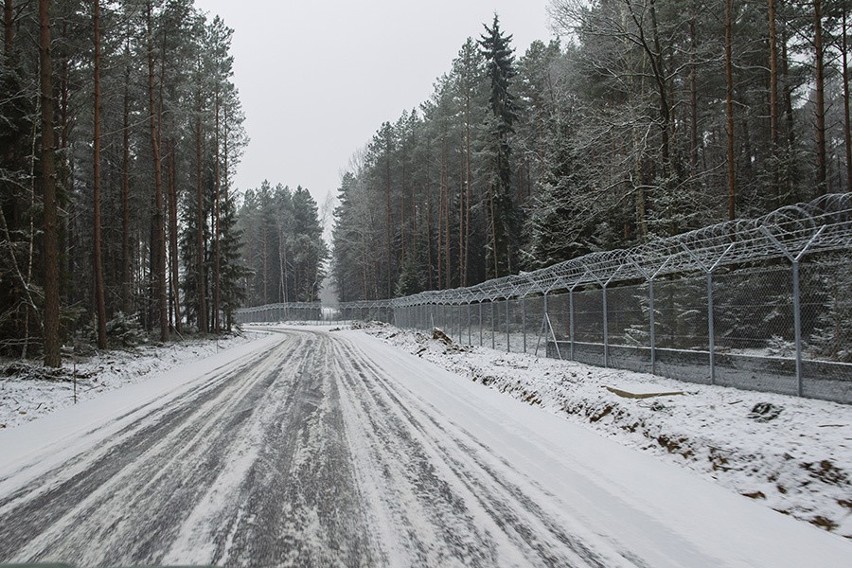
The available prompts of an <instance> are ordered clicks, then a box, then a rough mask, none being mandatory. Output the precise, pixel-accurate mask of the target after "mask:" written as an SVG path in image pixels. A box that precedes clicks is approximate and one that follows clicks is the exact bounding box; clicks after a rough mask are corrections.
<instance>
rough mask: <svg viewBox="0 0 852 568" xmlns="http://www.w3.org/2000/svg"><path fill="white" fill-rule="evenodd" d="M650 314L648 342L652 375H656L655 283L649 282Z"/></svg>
mask: <svg viewBox="0 0 852 568" xmlns="http://www.w3.org/2000/svg"><path fill="white" fill-rule="evenodd" d="M648 307H649V310H648V314H649V319H650V321H649V323H648V342H649V343H650V346H651V373H653V374H654V375H656V374H657V338H656V326H655V321H654V281H653V280H649V281H648Z"/></svg>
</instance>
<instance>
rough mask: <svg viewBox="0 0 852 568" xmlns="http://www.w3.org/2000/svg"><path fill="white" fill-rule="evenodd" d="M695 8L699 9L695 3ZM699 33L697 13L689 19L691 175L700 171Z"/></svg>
mask: <svg viewBox="0 0 852 568" xmlns="http://www.w3.org/2000/svg"><path fill="white" fill-rule="evenodd" d="M693 10H697V8H696V7H695V5H694V4H693ZM697 43H698V41H697V34H696V31H695V15H693V17H692V19H691V20H690V21H689V45H690V50H689V108H690V117H691V120H690V125H689V126H690V144H689V146H690V147H689V166H690V170H691V175H693V176H695V175H696V173H697V172H698V145H699V140H698V64H697V63H696V50H697V49H698V46H697Z"/></svg>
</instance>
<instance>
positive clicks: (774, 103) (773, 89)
mask: <svg viewBox="0 0 852 568" xmlns="http://www.w3.org/2000/svg"><path fill="white" fill-rule="evenodd" d="M768 2H769V6H768V12H769V14H768V21H769V132H770V140H771V142H772V156H773V157H775V155H776V152H777V148H778V40H777V37H778V36H777V33H776V26H775V0H768Z"/></svg>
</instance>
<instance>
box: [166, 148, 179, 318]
mask: <svg viewBox="0 0 852 568" xmlns="http://www.w3.org/2000/svg"><path fill="white" fill-rule="evenodd" d="M177 207H178V199H177V156H176V149H175V141H174V140H170V141H169V266H170V267H171V278H170V281H171V282H170V283H169V289H170V291H171V295H172V306H173V308H174V318H175V331H176V332H178V333H181V316H180V314H181V309H180V288H179V286H178V284H179V282H180V280H179V278H180V270H179V268H180V267H179V266H178V217H177Z"/></svg>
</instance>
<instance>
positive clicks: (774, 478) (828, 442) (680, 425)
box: [356, 324, 852, 539]
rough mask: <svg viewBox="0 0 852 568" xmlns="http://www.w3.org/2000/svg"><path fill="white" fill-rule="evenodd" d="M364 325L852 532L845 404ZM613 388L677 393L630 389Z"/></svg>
mask: <svg viewBox="0 0 852 568" xmlns="http://www.w3.org/2000/svg"><path fill="white" fill-rule="evenodd" d="M356 327H358V326H357V325H356ZM364 327H365V329H364V331H366V332H367V333H369V334H371V335H374V336H376V337H378V338H380V339H383V340H385V341H386V342H388V343H390V344H392V345H394V346H396V347H399V348H401V349H404V350H405V351H408V352H409V353H412V354H415V355H417V356H419V357H422V358H424V359H427V360H429V361H431V362H432V363H435V364H437V365H439V366H441V367H443V368H444V369H447V370H449V371H451V372H453V373H455V374H457V375H460V376H462V377H465V378H467V379H469V380H471V381H473V382H475V383H481V384H482V385H484V386H487V387H490V388H492V389H496V390H498V391H500V392H504V393H507V394H510V395H511V396H514V397H515V398H518V399H521V400H523V401H525V402H527V403H529V404H531V405H538V406H541V407H543V408H545V409H547V410H548V411H550V412H553V413H555V414H558V415H561V416H564V417H565V418H566V419H569V420H572V421H574V422H577V423H580V424H583V425H585V426H586V427H588V428H590V429H592V430H594V431H596V432H599V433H600V434H603V435H605V436H607V437H609V438H612V439H615V440H617V441H618V442H620V443H621V444H623V445H626V446H630V447H633V448H636V449H638V450H641V451H643V452H648V453H651V454H654V455H656V456H658V457H660V458H661V459H664V460H666V461H668V462H671V463H674V464H677V465H679V466H682V467H685V468H689V469H691V470H693V471H696V472H698V473H700V474H701V475H702V476H704V477H705V478H708V479H711V480H713V481H714V482H716V483H717V484H719V485H721V486H723V487H725V488H728V489H730V490H732V491H735V492H737V493H739V494H741V495H744V496H745V497H747V498H751V499H753V500H755V501H758V502H761V503H763V504H765V505H766V506H767V507H770V508H772V509H775V510H776V511H779V512H781V513H784V514H787V515H791V516H793V517H795V518H797V519H800V520H803V521H807V522H809V523H812V524H814V525H816V526H818V527H821V528H823V529H826V530H828V531H831V532H834V533H837V534H839V535H842V536H844V537H846V538H850V539H852V406H847V405H842V404H837V403H832V402H825V401H818V400H810V399H800V398H796V397H790V396H783V395H777V394H769V393H761V392H751V391H742V390H737V389H733V388H727V387H716V386H710V385H698V384H693V383H684V382H679V381H674V380H670V379H665V378H662V377H657V376H653V375H649V374H643V373H635V372H631V371H622V370H618V369H602V368H598V367H592V366H588V365H583V364H580V363H574V362H569V361H558V360H554V359H547V358H542V357H535V356H533V355H530V354H525V353H504V352H500V351H495V350H492V349H488V348H483V347H466V346H460V345H457V344H455V343H452V342H450V341H448V340H444V341H441V340H436V339H432V337H427V336H426V335H424V334H422V333H416V332H410V331H403V330H400V329H397V328H394V327H390V326H387V325H384V324H371V325H369V326H364ZM607 387H609V388H607ZM610 389H615V390H619V391H622V395H623V394H624V393H625V392H627V393H634V394H639V395H642V394H645V393H649V392H667V393H672V392H680V393H682V394H679V395H669V396H659V397H650V398H627V397H624V396H622V395H619V394H616V393H615V392H612V390H610ZM745 497H744V498H745Z"/></svg>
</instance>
